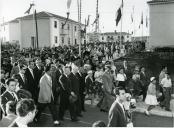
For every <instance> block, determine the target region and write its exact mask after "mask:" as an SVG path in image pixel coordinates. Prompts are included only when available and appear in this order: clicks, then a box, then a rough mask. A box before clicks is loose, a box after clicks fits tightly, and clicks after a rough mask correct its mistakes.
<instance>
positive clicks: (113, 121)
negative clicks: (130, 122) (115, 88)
mask: <svg viewBox="0 0 174 128" xmlns="http://www.w3.org/2000/svg"><path fill="white" fill-rule="evenodd" d="M108 118H109V120H108V127H126V125H127V121H126V113H125V114H124V112H123V110H122V108H121V106H120V105H119V104H118V103H117V101H115V102H114V103H113V104H112V106H111V108H110V110H109V117H108Z"/></svg>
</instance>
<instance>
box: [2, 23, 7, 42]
mask: <svg viewBox="0 0 174 128" xmlns="http://www.w3.org/2000/svg"><path fill="white" fill-rule="evenodd" d="M4 27H5V28H4ZM0 39H1V41H2V42H3V43H4V42H7V41H9V23H7V24H5V25H2V26H1V31H0Z"/></svg>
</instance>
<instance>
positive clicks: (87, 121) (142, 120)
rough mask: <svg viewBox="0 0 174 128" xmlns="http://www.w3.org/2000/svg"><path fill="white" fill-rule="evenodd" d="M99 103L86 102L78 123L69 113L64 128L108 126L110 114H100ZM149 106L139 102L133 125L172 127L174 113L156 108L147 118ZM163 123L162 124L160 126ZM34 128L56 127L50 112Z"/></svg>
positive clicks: (45, 113)
mask: <svg viewBox="0 0 174 128" xmlns="http://www.w3.org/2000/svg"><path fill="white" fill-rule="evenodd" d="M96 104H97V101H95V103H94V105H91V102H90V101H86V102H85V107H86V112H83V113H82V115H83V117H80V118H79V121H78V122H72V121H71V119H70V115H69V111H67V112H66V114H65V120H64V121H62V122H61V123H62V124H63V125H61V126H63V127H91V126H92V124H93V123H94V122H95V121H98V120H102V121H104V122H105V124H107V122H108V113H104V112H100V109H99V108H98V107H96ZM146 108H147V105H146V104H145V103H143V102H138V103H137V107H136V110H135V113H134V114H133V123H134V125H135V126H138V127H147V126H148V127H153V126H157V127H162V126H166V127H168V126H171V125H173V124H172V121H171V120H173V117H174V115H172V114H173V112H166V111H165V110H164V109H161V108H160V107H159V106H157V107H156V108H154V109H153V110H152V112H151V114H152V115H151V116H149V117H148V116H146V115H145V114H144V111H145V109H146ZM160 123H161V124H160ZM31 126H33V127H54V126H53V120H52V117H51V114H50V112H49V111H48V109H46V110H45V111H44V112H43V113H42V116H41V119H40V121H39V122H38V123H37V124H32V125H31Z"/></svg>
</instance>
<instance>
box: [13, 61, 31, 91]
mask: <svg viewBox="0 0 174 128" xmlns="http://www.w3.org/2000/svg"><path fill="white" fill-rule="evenodd" d="M26 70H27V66H26V65H24V64H23V65H21V66H19V73H18V74H17V75H14V77H13V78H15V79H17V80H18V82H19V88H21V89H26V90H28V80H27V77H26V75H25V72H26Z"/></svg>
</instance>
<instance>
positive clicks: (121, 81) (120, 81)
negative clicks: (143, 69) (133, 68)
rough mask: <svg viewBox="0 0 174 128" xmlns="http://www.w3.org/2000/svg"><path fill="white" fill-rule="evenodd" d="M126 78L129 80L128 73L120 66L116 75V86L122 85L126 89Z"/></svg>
mask: <svg viewBox="0 0 174 128" xmlns="http://www.w3.org/2000/svg"><path fill="white" fill-rule="evenodd" d="M126 80H127V77H126V74H125V73H124V70H123V68H120V70H119V72H118V74H117V77H116V86H118V87H122V88H124V89H125V86H126Z"/></svg>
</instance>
